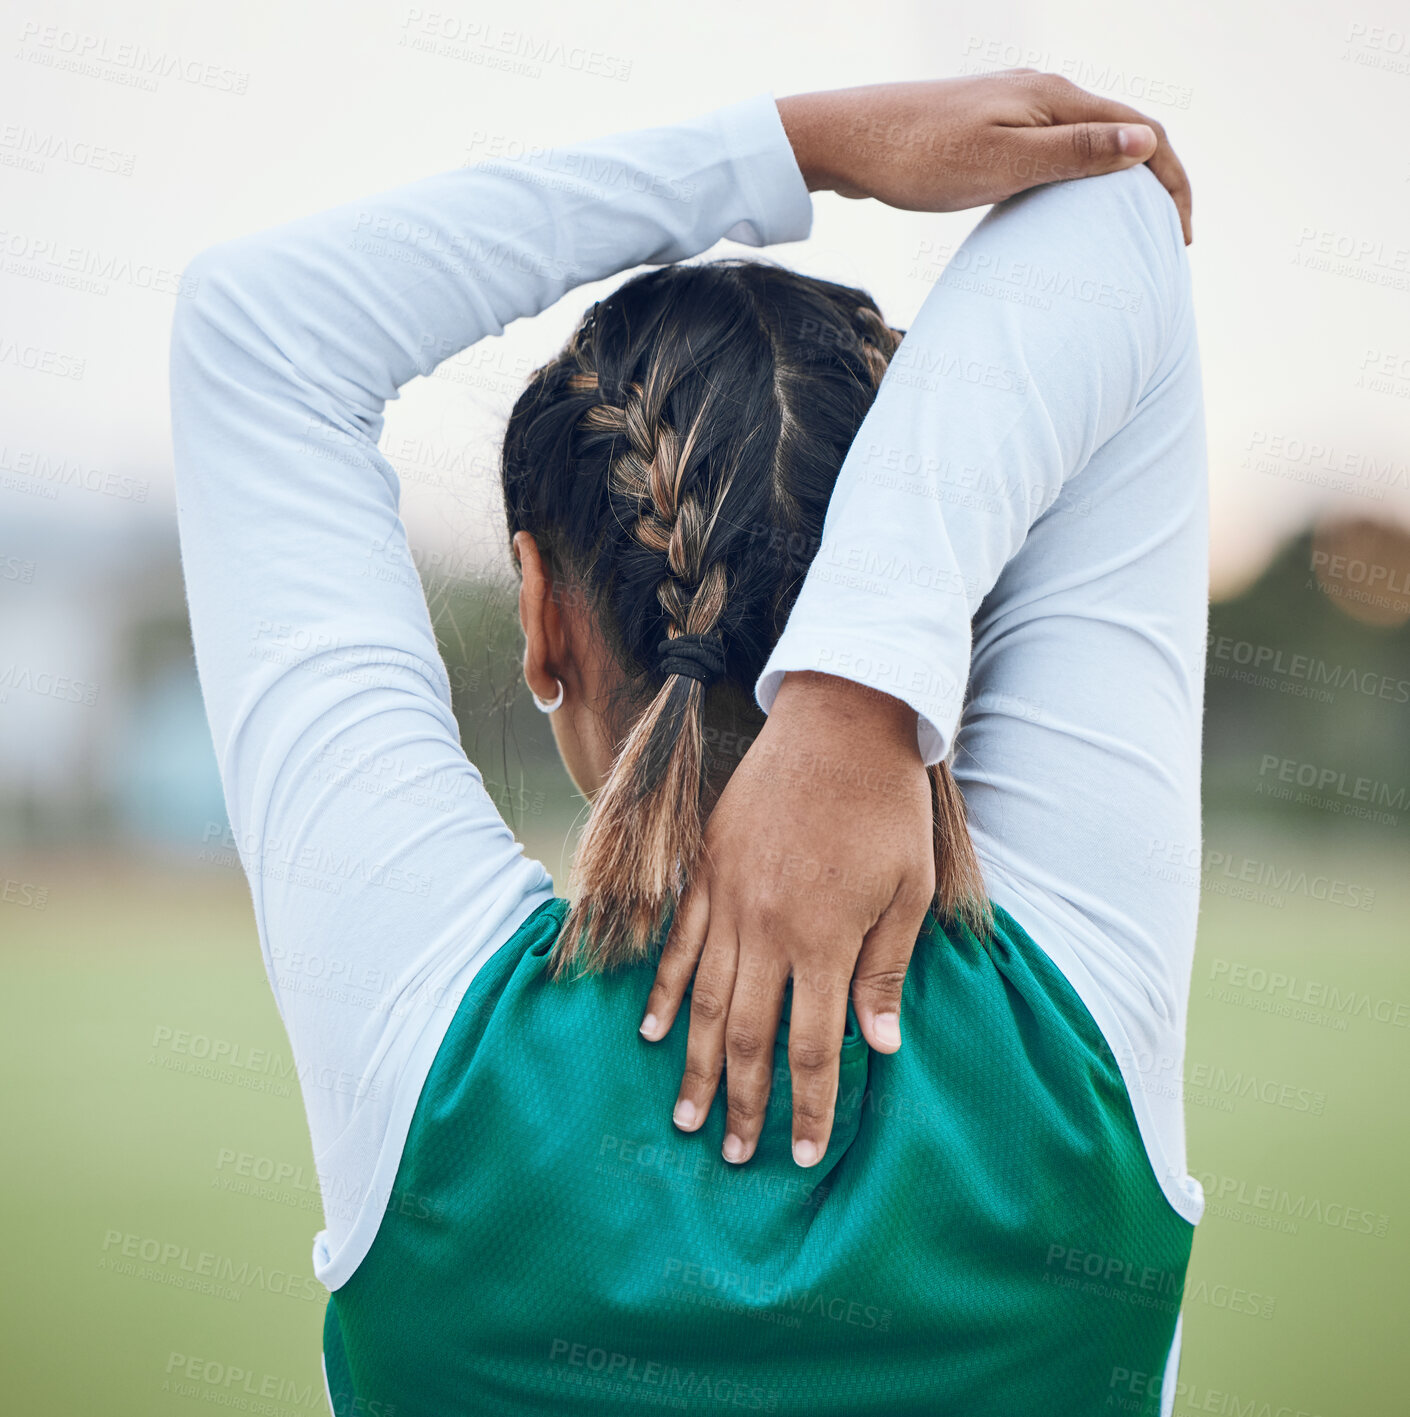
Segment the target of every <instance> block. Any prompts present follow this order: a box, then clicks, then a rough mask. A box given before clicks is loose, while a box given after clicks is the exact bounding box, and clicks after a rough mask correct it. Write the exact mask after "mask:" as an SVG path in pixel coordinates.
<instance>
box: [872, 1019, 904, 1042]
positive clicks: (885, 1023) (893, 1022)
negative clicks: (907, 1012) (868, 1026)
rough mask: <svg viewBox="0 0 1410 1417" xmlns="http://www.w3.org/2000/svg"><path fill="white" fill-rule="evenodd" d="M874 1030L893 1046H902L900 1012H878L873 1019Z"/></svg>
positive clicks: (879, 1036) (881, 1038)
mask: <svg viewBox="0 0 1410 1417" xmlns="http://www.w3.org/2000/svg"><path fill="white" fill-rule="evenodd" d="M872 1032H873V1033H875V1034H876V1036H877V1037H878V1038H879V1039H880V1040H881V1041H882V1042H883V1043H889V1044H890V1045H891V1046H892V1047H893V1048H899V1047H900V1046H901V1016H900V1015H899V1014H877V1016H876V1018H875V1019H873V1020H872Z"/></svg>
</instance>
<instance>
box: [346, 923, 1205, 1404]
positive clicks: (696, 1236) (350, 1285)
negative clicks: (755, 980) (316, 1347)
mask: <svg viewBox="0 0 1410 1417" xmlns="http://www.w3.org/2000/svg"><path fill="white" fill-rule="evenodd" d="M565 909H566V903H565V902H564V901H562V900H554V901H550V902H549V903H547V904H546V905H544V906H542V907H541V908H540V909H539V910H538V911H536V912H535V914H534V915H533V916H531V917H530V918H529V920H528V921H526V922H525V924H524V925H523V926H522V927H521V929H520V930H519V931H518V932H517V933H516V934H515V936H514V937H513V938H512V939H511V940H510V941H509V942H508V943H507V944H506V945H505V946H504V947H503V948H502V949H501V950H499V951H498V953H497V954H496V955H495V956H494V958H493V959H491V960H490V961H489V962H488V963H487V964H486V965H485V966H484V967H483V968H482V969H481V971H480V972H479V974H478V975H476V977H475V979H474V980H473V981H472V983H471V985H470V988H469V990H468V991H467V992H466V994H465V996H464V999H463V1000H462V1001H461V1003H460V1006H459V1008H458V1009H457V1011H456V1014H455V1018H454V1020H453V1022H452V1023H451V1026H450V1028H449V1031H448V1032H447V1034H446V1036H445V1039H444V1041H443V1043H442V1045H441V1047H440V1050H439V1052H438V1054H437V1056H436V1060H435V1063H434V1064H433V1066H432V1068H431V1072H430V1075H429V1076H428V1078H427V1080H426V1084H425V1087H424V1089H423V1091H422V1093H421V1097H420V1101H419V1103H418V1105H417V1109H416V1113H415V1116H414V1118H413V1121H412V1124H411V1129H410V1132H409V1134H408V1136H407V1140H406V1146H405V1150H404V1152H403V1155H402V1159H401V1165H400V1169H399V1171H398V1175H397V1182H396V1187H395V1189H394V1191H393V1193H392V1197H391V1201H390V1203H389V1204H388V1207H387V1210H386V1213H385V1215H384V1217H383V1219H382V1222H381V1226H380V1228H379V1230H378V1233H377V1236H376V1239H375V1240H374V1242H373V1244H372V1247H371V1250H370V1251H369V1252H368V1254H367V1256H366V1258H364V1259H363V1261H362V1263H361V1264H360V1265H359V1266H358V1268H357V1270H356V1271H355V1272H354V1274H353V1275H352V1277H351V1278H350V1279H349V1280H348V1281H347V1282H346V1283H345V1284H344V1285H343V1286H342V1287H341V1288H339V1289H338V1290H337V1291H336V1292H335V1293H333V1294H332V1296H331V1297H330V1299H329V1303H328V1309H327V1315H326V1319H325V1324H324V1361H325V1365H326V1369H327V1375H328V1384H329V1392H330V1395H331V1397H332V1399H333V1405H334V1411H335V1413H336V1414H337V1417H452V1414H467V1417H472V1415H473V1417H494V1415H495V1414H528V1413H543V1414H562V1413H578V1412H584V1413H587V1412H591V1413H635V1412H644V1411H648V1410H652V1409H664V1410H666V1411H676V1412H692V1413H718V1414H725V1413H729V1412H735V1411H740V1412H769V1413H779V1414H797V1417H831V1414H836V1417H862V1415H863V1414H877V1417H881V1414H885V1415H886V1417H898V1414H925V1417H936V1414H956V1417H1019V1414H1025V1415H1026V1414H1033V1413H1043V1414H1072V1417H1091V1414H1093V1413H1095V1412H1097V1411H1099V1410H1106V1409H1108V1408H1111V1409H1113V1410H1117V1411H1121V1412H1123V1413H1141V1414H1146V1413H1149V1414H1155V1413H1157V1412H1158V1411H1159V1405H1160V1399H1159V1388H1160V1374H1161V1373H1162V1371H1163V1369H1164V1366H1165V1361H1166V1357H1167V1354H1168V1352H1169V1350H1170V1346H1171V1341H1172V1338H1173V1336H1174V1331H1175V1323H1176V1319H1177V1316H1178V1313H1179V1305H1180V1298H1181V1294H1182V1292H1183V1288H1184V1281H1185V1270H1186V1266H1187V1264H1188V1261H1189V1255H1190V1242H1191V1238H1192V1234H1193V1231H1192V1227H1191V1226H1190V1224H1189V1223H1188V1222H1187V1221H1186V1220H1184V1219H1183V1218H1181V1217H1180V1216H1179V1215H1177V1214H1176V1212H1175V1211H1174V1210H1172V1209H1171V1207H1170V1204H1169V1202H1168V1201H1167V1200H1166V1198H1165V1196H1164V1195H1163V1193H1162V1191H1161V1188H1160V1185H1159V1183H1158V1181H1157V1178H1156V1176H1155V1174H1154V1172H1153V1171H1152V1169H1151V1165H1150V1162H1149V1160H1148V1159H1147V1155H1146V1151H1145V1148H1144V1146H1143V1144H1142V1141H1141V1137H1140V1134H1139V1131H1138V1130H1137V1125H1136V1120H1135V1117H1134V1115H1133V1113H1132V1109H1131V1103H1130V1099H1129V1097H1128V1095H1127V1092H1126V1088H1125V1085H1124V1083H1123V1081H1122V1078H1121V1074H1120V1071H1119V1069H1118V1067H1117V1064H1116V1061H1115V1059H1114V1058H1113V1056H1112V1053H1111V1050H1110V1049H1109V1048H1108V1047H1107V1044H1106V1042H1105V1040H1104V1039H1103V1037H1102V1035H1101V1033H1100V1032H1099V1030H1098V1028H1097V1026H1096V1024H1095V1023H1094V1022H1093V1020H1092V1018H1091V1015H1090V1014H1089V1013H1088V1012H1087V1010H1086V1008H1085V1007H1084V1005H1083V1004H1082V1002H1081V1000H1080V999H1079V998H1078V996H1077V994H1076V993H1075V992H1074V990H1073V989H1072V987H1071V985H1070V984H1069V983H1068V982H1067V980H1066V979H1065V978H1064V977H1063V976H1062V974H1061V973H1060V972H1059V971H1058V969H1057V968H1056V966H1055V965H1054V964H1053V963H1052V962H1051V960H1050V959H1049V958H1048V957H1047V955H1045V954H1044V953H1043V951H1042V950H1041V949H1039V947H1038V946H1037V945H1036V944H1034V942H1033V941H1032V940H1031V939H1030V938H1029V937H1028V935H1027V934H1025V932H1024V931H1023V930H1022V929H1021V928H1020V927H1019V925H1018V924H1017V923H1016V922H1015V921H1014V920H1013V919H1012V917H1011V916H1009V915H1008V914H1007V913H1006V912H1004V911H1003V910H996V912H995V913H996V923H995V928H994V931H993V933H992V935H991V936H990V937H989V938H988V939H987V940H986V941H981V940H979V939H977V938H976V937H975V936H974V935H973V934H972V933H971V932H970V931H968V930H967V929H965V928H964V927H962V926H954V927H950V928H948V929H945V928H942V927H941V926H940V925H939V924H938V923H937V922H936V921H935V920H934V919H933V918H931V919H928V920H927V923H926V927H925V929H924V931H923V932H922V934H921V937H920V940H919V942H918V944H917V947H916V952H915V956H914V959H913V961H912V963H911V968H910V972H909V974H908V975H907V978H906V983H905V994H904V1004H903V1011H902V1018H903V1020H904V1025H905V1044H904V1046H903V1047H902V1048H901V1050H900V1052H898V1053H895V1054H891V1055H883V1054H879V1053H873V1052H872V1051H871V1050H870V1048H869V1047H868V1046H867V1044H866V1041H865V1040H864V1039H863V1038H862V1036H861V1034H860V1033H859V1032H858V1029H857V1026H856V1021H855V1018H853V1017H852V1016H851V1015H850V1013H849V1019H848V1029H847V1035H846V1040H845V1043H844V1045H843V1049H842V1062H841V1079H840V1084H839V1088H838V1100H837V1114H836V1122H835V1124H834V1127H833V1133H832V1140H831V1142H830V1144H829V1146H828V1149H827V1153H826V1155H825V1156H824V1158H823V1160H822V1161H821V1162H820V1163H819V1164H818V1165H817V1166H816V1167H814V1168H812V1169H810V1170H802V1169H800V1168H799V1167H797V1166H796V1165H794V1163H793V1161H792V1157H791V1151H790V1138H791V1098H790V1090H789V1072H788V1062H787V1037H788V1028H787V1023H786V1021H785V1024H784V1026H783V1027H782V1028H781V1029H780V1033H779V1042H778V1045H777V1052H776V1055H775V1070H774V1086H773V1094H772V1097H771V1099H770V1102H769V1110H768V1116H767V1120H766V1123H765V1126H764V1131H763V1135H762V1137H761V1138H760V1142H759V1147H758V1150H757V1152H756V1154H755V1156H754V1158H753V1159H751V1160H750V1161H749V1162H748V1163H747V1164H745V1165H744V1166H742V1167H733V1166H730V1165H729V1164H728V1163H727V1162H725V1161H724V1160H723V1158H722V1157H721V1155H720V1147H721V1145H722V1143H723V1140H724V1116H725V1109H724V1090H723V1088H721V1091H720V1094H719V1095H718V1096H717V1097H716V1099H715V1104H714V1106H713V1107H712V1109H711V1112H710V1115H709V1118H708V1119H707V1121H706V1123H705V1125H704V1126H703V1127H702V1128H701V1129H700V1130H699V1131H698V1132H696V1133H694V1134H691V1135H685V1134H682V1133H680V1132H678V1131H677V1130H676V1129H675V1127H674V1126H673V1125H672V1123H671V1108H672V1106H673V1105H674V1101H675V1097H676V1091H677V1088H678V1085H679V1081H680V1076H681V1072H682V1067H683V1063H684V1058H685V1039H686V1027H685V1024H686V1020H685V1018H684V1017H682V1018H681V1019H680V1020H679V1021H678V1023H677V1024H676V1026H675V1028H674V1029H673V1030H672V1032H671V1034H670V1036H669V1038H667V1039H666V1040H665V1041H663V1042H661V1043H657V1044H649V1043H647V1042H645V1041H644V1040H643V1039H641V1038H640V1037H639V1035H638V1033H637V1026H638V1024H639V1022H640V1017H641V1013H642V1010H643V1009H644V1007H645V1001H646V995H647V992H648V990H649V988H650V985H651V980H652V978H653V976H654V972H655V969H654V964H647V963H643V964H641V965H637V966H634V967H631V968H627V969H624V970H620V971H617V972H615V973H612V974H608V975H595V976H589V977H586V978H581V979H576V980H572V981H561V982H557V983H554V982H550V980H549V978H548V954H549V951H550V949H551V948H552V946H553V943H554V941H555V939H556V938H557V936H558V933H559V930H560V929H561V926H562V921H563V916H564V912H565ZM1134 1391H1139V1392H1141V1394H1142V1395H1141V1396H1139V1397H1134V1396H1133V1395H1132V1394H1133V1392H1134Z"/></svg>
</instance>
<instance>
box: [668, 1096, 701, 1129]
mask: <svg viewBox="0 0 1410 1417" xmlns="http://www.w3.org/2000/svg"><path fill="white" fill-rule="evenodd" d="M671 1117H672V1119H673V1120H674V1122H675V1124H676V1126H678V1127H681V1128H682V1129H683V1130H685V1131H689V1130H690V1129H691V1128H692V1127H693V1126H694V1125H695V1103H693V1102H692V1101H690V1099H689V1098H683V1099H682V1100H681V1101H679V1102H677V1103H676V1110H675V1111H674V1112H672V1113H671Z"/></svg>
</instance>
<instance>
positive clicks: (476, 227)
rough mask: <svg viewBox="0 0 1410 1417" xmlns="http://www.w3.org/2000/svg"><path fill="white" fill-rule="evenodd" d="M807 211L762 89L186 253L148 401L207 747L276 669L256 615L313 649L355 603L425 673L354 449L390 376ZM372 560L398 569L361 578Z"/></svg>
mask: <svg viewBox="0 0 1410 1417" xmlns="http://www.w3.org/2000/svg"><path fill="white" fill-rule="evenodd" d="M810 216H811V209H810V207H809V204H808V198H807V194H806V191H805V190H804V189H803V186H802V183H801V181H800V179H799V175H798V171H797V168H796V165H795V164H794V162H793V158H792V153H791V151H790V149H789V147H788V145H787V140H786V138H785V137H784V134H783V132H782V129H781V127H780V126H779V123H778V118H777V114H776V111H775V110H774V108H773V105H772V102H771V100H769V99H768V98H767V97H763V98H759V99H755V100H750V101H749V102H748V103H745V104H737V105H734V106H733V107H731V108H729V109H724V110H721V111H720V112H719V113H716V114H712V115H708V116H707V117H705V118H702V119H699V120H696V121H694V122H691V123H685V124H680V125H676V126H673V127H670V128H662V129H653V130H647V131H644V132H638V133H631V134H626V135H623V136H620V137H615V138H607V139H601V140H598V141H596V142H592V143H587V144H584V145H582V146H581V147H574V148H572V149H557V150H553V151H551V152H548V153H546V154H542V155H540V156H539V157H537V158H534V159H531V160H529V161H526V162H524V163H518V164H506V165H501V166H490V167H486V168H479V169H469V170H462V171H456V172H451V173H447V174H444V175H442V176H439V177H432V178H429V179H426V180H424V181H421V182H417V183H414V184H412V185H410V186H407V187H403V188H400V189H397V190H396V191H393V192H389V193H386V194H384V195H382V196H378V197H374V198H371V199H368V200H366V201H363V202H357V203H352V204H350V205H348V206H345V207H340V208H337V209H335V210H333V211H329V212H324V213H321V214H319V215H317V216H313V217H309V218H306V219H304V220H301V221H297V222H293V223H290V224H289V225H287V226H284V227H280V228H277V229H276V230H274V231H271V232H266V233H262V234H259V235H256V236H251V237H246V238H243V239H240V240H237V241H233V242H230V243H227V244H225V245H223V246H220V247H217V248H214V249H213V250H212V251H209V252H206V253H205V254H204V255H202V256H201V257H199V258H198V259H197V260H196V261H195V262H194V263H193V265H192V267H191V275H192V276H193V278H194V281H195V284H196V288H197V295H196V298H195V299H194V300H191V301H186V302H183V303H182V306H181V308H180V310H179V311H178V316H177V321H176V325H175V329H174V332H173V342H172V410H173V431H174V440H175V445H176V472H177V482H178V497H179V501H180V505H181V513H182V518H181V521H182V535H183V543H184V551H185V563H186V573H187V586H188V594H189V598H190V603H191V615H192V624H193V631H194V634H195V637H196V648H197V655H198V660H199V662H200V664H201V670H202V679H203V683H204V685H205V688H206V694H207V705H208V709H209V711H210V715H211V722H212V728H213V730H214V731H215V733H216V739H217V746H218V747H219V746H222V745H223V742H224V740H225V739H226V738H227V737H228V736H229V732H230V730H231V729H232V728H233V726H234V723H235V720H236V717H237V715H238V713H239V712H241V711H242V709H241V706H242V705H243V706H245V708H248V705H249V703H250V702H251V701H252V700H253V699H254V698H256V697H257V696H258V693H259V687H260V683H261V682H263V683H268V682H271V681H272V680H273V678H274V677H276V673H277V668H278V667H277V666H275V667H271V666H269V665H267V664H262V663H261V662H259V661H254V662H252V661H251V658H250V640H251V636H252V635H253V634H254V633H255V630H256V627H257V626H258V625H259V624H260V623H262V622H264V623H271V624H285V625H294V626H297V627H298V628H299V632H300V634H301V635H302V636H303V639H304V641H305V642H306V643H308V644H318V643H320V642H322V643H325V644H326V643H328V642H332V641H337V640H345V639H346V638H347V633H348V632H347V627H348V626H349V624H351V623H352V622H353V621H354V620H356V621H357V623H358V624H359V626H360V627H361V628H360V629H359V631H358V634H359V635H361V634H363V633H369V632H370V633H374V634H376V635H377V636H378V637H379V642H385V643H390V644H393V645H395V646H397V648H399V649H402V650H404V651H405V653H406V654H407V655H408V656H410V657H411V659H412V660H414V661H415V662H418V663H422V664H425V665H426V666H427V668H428V671H429V673H430V675H431V676H432V677H433V678H436V679H440V678H442V677H443V676H442V674H441V671H440V667H439V660H438V657H437V656H436V655H435V652H434V644H433V641H432V640H431V637H430V634H429V625H428V623H427V617H426V614H425V607H424V604H423V602H422V600H421V595H420V587H419V584H417V583H416V578H415V575H414V572H412V573H411V574H410V575H409V576H408V575H406V574H405V571H406V570H408V569H409V568H410V566H411V562H410V557H409V554H408V553H407V552H406V549H405V546H404V533H403V531H402V529H401V526H400V523H399V521H398V518H397V514H398V501H399V498H398V493H399V487H398V483H397V479H396V476H395V474H394V473H393V471H392V469H391V468H390V466H389V465H388V464H387V462H386V460H385V459H384V458H383V457H382V455H381V454H380V452H379V451H378V449H377V446H376V445H377V440H378V438H379V437H380V434H381V428H382V411H383V407H384V405H385V403H386V401H387V400H388V399H391V398H394V397H395V396H396V392H397V390H398V388H399V387H400V386H401V385H402V384H404V383H406V382H407V381H408V380H409V379H411V378H412V377H414V376H415V375H417V374H424V373H429V372H430V371H431V370H432V369H433V368H434V367H435V366H436V365H437V364H438V363H440V362H441V361H442V360H444V359H446V358H448V357H450V356H451V355H453V354H455V353H456V352H457V351H459V350H461V349H464V348H465V347H466V346H468V345H470V344H472V343H474V342H475V341H476V340H478V339H480V338H482V337H483V336H485V335H490V334H497V333H499V332H500V331H502V330H503V328H504V327H505V325H506V324H508V323H509V322H510V321H511V320H513V319H515V318H518V317H520V316H524V315H530V314H533V313H535V312H537V311H538V310H541V309H542V308H544V307H545V306H546V305H548V304H551V303H552V302H553V301H554V300H556V299H558V298H559V297H560V296H561V295H563V294H564V292H565V291H567V290H568V289H570V288H571V287H572V286H574V285H576V284H578V283H580V282H583V281H587V280H593V279H598V278H602V277H605V276H608V275H611V274H614V273H616V272H617V271H620V270H623V269H625V268H628V267H630V266H633V265H636V264H639V263H641V262H644V261H667V260H675V259H680V258H684V257H688V256H691V255H694V254H696V253H698V252H699V251H701V250H703V249H705V248H706V247H708V246H710V245H712V244H713V243H714V242H715V241H716V240H718V239H719V238H720V237H722V236H725V235H732V236H734V237H736V238H738V239H741V240H747V241H753V242H762V241H775V240H789V239H798V238H800V237H802V236H803V235H805V234H806V232H807V228H808V223H809V220H810ZM373 555H376V556H378V557H379V559H380V560H381V561H382V562H386V563H389V564H394V565H396V566H397V567H398V569H399V570H400V571H401V572H402V573H403V574H400V575H399V576H397V577H396V578H393V579H388V578H385V577H369V575H368V564H369V557H371V556H373ZM253 568H258V570H259V572H260V576H259V579H258V581H257V582H255V581H254V580H253V578H252V576H251V571H252V569H253ZM284 667H287V665H286V666H284ZM440 687H441V688H442V689H443V688H444V686H443V685H441V686H440Z"/></svg>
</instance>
